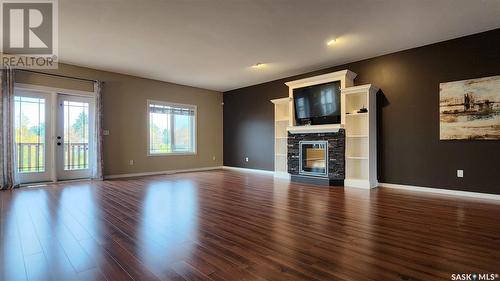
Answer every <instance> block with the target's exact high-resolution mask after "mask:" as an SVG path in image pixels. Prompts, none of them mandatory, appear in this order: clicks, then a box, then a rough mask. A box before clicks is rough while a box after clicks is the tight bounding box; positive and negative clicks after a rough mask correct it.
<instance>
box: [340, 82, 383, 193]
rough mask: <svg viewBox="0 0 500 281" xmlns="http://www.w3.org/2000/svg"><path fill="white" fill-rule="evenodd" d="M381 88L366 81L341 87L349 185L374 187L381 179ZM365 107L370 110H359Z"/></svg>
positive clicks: (345, 182)
mask: <svg viewBox="0 0 500 281" xmlns="http://www.w3.org/2000/svg"><path fill="white" fill-rule="evenodd" d="M377 92H378V88H377V87H375V86H373V85H370V84H368V85H362V86H355V87H348V88H344V89H341V94H342V100H343V101H344V103H343V104H342V106H343V107H344V110H343V114H344V118H343V120H344V122H345V123H344V129H345V131H346V150H345V160H346V178H345V181H344V185H345V186H352V187H361V188H373V187H376V186H377V184H378V182H377V106H376V94H377ZM362 107H365V108H367V109H368V112H366V113H358V111H359V109H360V108H362Z"/></svg>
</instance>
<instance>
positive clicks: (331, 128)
mask: <svg viewBox="0 0 500 281" xmlns="http://www.w3.org/2000/svg"><path fill="white" fill-rule="evenodd" d="M341 128H343V125H341V124H325V125H305V126H288V127H287V130H288V132H290V133H291V134H302V133H305V134H307V133H329V132H333V133H336V132H338V131H339V130H340V129H341Z"/></svg>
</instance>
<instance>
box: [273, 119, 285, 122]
mask: <svg viewBox="0 0 500 281" xmlns="http://www.w3.org/2000/svg"><path fill="white" fill-rule="evenodd" d="M274 122H288V118H287V119H275V120H274Z"/></svg>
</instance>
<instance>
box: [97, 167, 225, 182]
mask: <svg viewBox="0 0 500 281" xmlns="http://www.w3.org/2000/svg"><path fill="white" fill-rule="evenodd" d="M219 169H222V166H214V167H203V168H193V169H182V170H167V171H156V172H143V173H130V174H116V175H106V176H104V179H119V178H131V177H142V176H155V175H170V174H177V173H189V172H200V171H210V170H219Z"/></svg>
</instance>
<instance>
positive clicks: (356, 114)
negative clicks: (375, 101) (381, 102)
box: [345, 112, 368, 116]
mask: <svg viewBox="0 0 500 281" xmlns="http://www.w3.org/2000/svg"><path fill="white" fill-rule="evenodd" d="M367 115H368V112H363V113H350V114H346V115H345V116H367Z"/></svg>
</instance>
